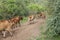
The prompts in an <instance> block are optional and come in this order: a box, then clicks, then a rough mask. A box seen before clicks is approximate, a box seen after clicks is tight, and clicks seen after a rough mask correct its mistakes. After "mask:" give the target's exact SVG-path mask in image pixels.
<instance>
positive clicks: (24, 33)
mask: <svg viewBox="0 0 60 40" xmlns="http://www.w3.org/2000/svg"><path fill="white" fill-rule="evenodd" d="M44 21H45V20H44V19H36V20H35V23H34V24H28V22H26V23H24V24H22V25H21V27H18V29H16V30H15V31H14V34H13V36H12V37H11V36H8V37H6V38H2V37H0V40H31V39H33V38H34V39H35V38H36V37H38V36H39V34H40V25H41V24H43V23H44Z"/></svg>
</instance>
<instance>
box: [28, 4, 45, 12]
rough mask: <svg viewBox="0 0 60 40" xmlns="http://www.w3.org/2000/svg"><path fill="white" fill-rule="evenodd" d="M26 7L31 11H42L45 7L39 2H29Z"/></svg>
mask: <svg viewBox="0 0 60 40" xmlns="http://www.w3.org/2000/svg"><path fill="white" fill-rule="evenodd" d="M27 8H28V10H29V11H30V12H32V13H37V12H42V11H45V9H46V8H45V7H43V6H41V5H39V4H33V3H31V4H29V5H28V6H27Z"/></svg>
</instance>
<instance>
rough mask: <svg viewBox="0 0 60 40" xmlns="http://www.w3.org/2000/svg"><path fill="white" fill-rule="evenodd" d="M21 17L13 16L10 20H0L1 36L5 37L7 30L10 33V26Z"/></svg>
mask: <svg viewBox="0 0 60 40" xmlns="http://www.w3.org/2000/svg"><path fill="white" fill-rule="evenodd" d="M21 19H22V17H19V16H17V17H14V18H12V19H10V20H0V31H2V34H3V37H6V32H9V33H10V35H12V27H13V26H14V25H15V24H16V23H18V22H19V21H20V20H21Z"/></svg>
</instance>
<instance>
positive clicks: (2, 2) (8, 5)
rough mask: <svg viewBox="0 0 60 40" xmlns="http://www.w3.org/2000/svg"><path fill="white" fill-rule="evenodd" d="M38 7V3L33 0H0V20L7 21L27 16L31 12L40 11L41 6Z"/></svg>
mask: <svg viewBox="0 0 60 40" xmlns="http://www.w3.org/2000/svg"><path fill="white" fill-rule="evenodd" d="M40 6H41V5H40V4H38V1H37V2H36V1H34V0H0V19H9V18H11V17H14V16H17V15H19V16H28V15H29V13H32V12H33V11H36V12H37V11H39V10H41V9H42V8H41V7H43V6H41V7H40ZM29 9H30V10H29ZM34 9H35V10H34ZM31 10H33V11H32V12H31ZM42 10H43V9H42ZM33 13H34V12H33Z"/></svg>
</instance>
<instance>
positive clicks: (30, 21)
mask: <svg viewBox="0 0 60 40" xmlns="http://www.w3.org/2000/svg"><path fill="white" fill-rule="evenodd" d="M34 19H35V15H30V16H29V17H28V21H29V24H31V23H34Z"/></svg>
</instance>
